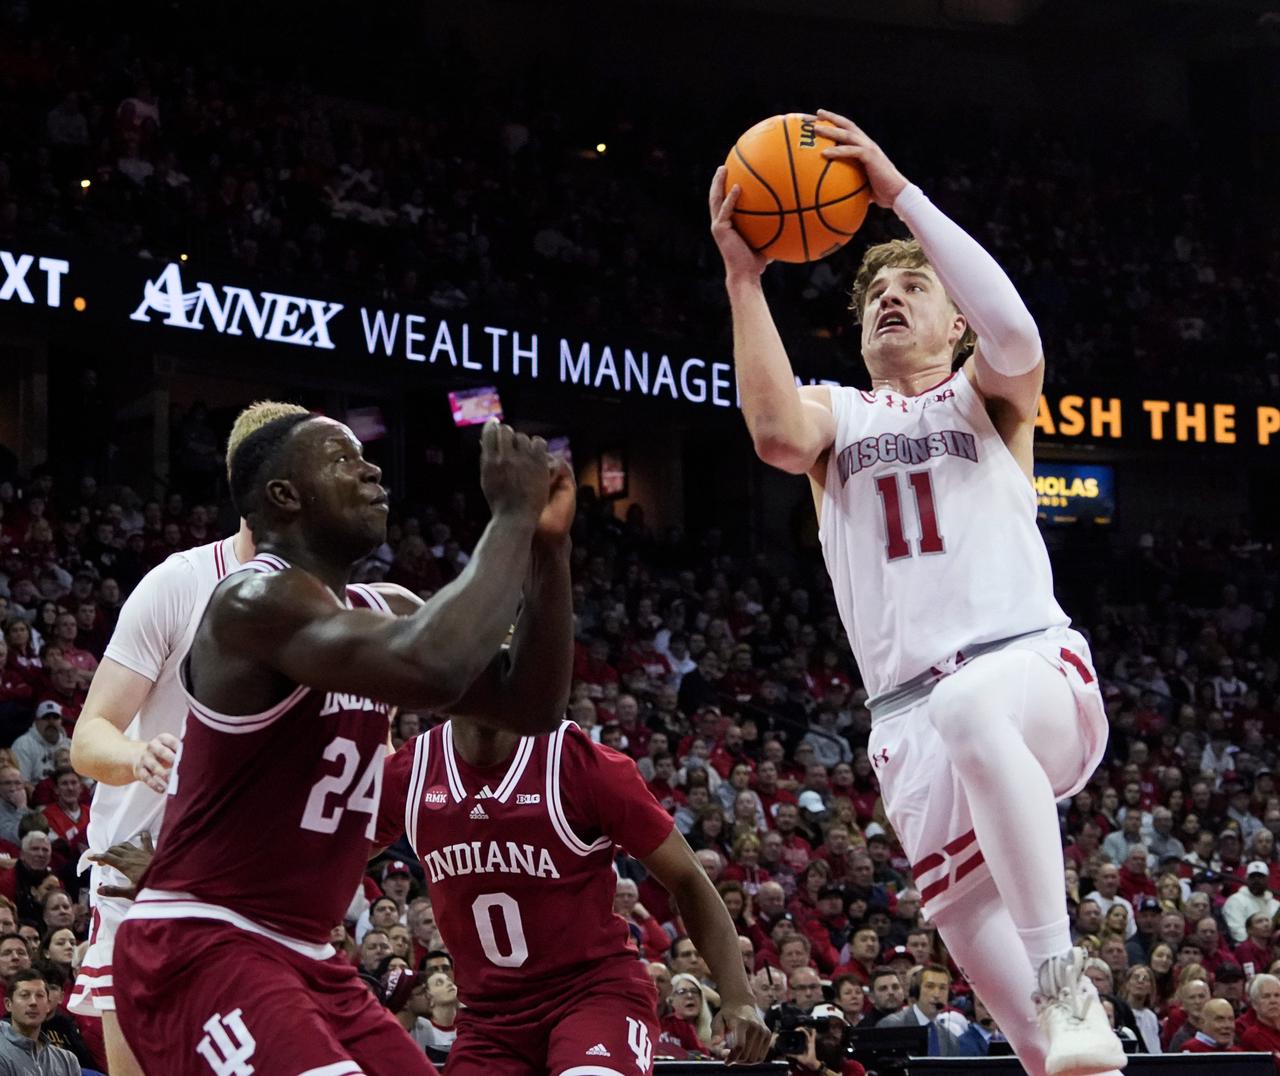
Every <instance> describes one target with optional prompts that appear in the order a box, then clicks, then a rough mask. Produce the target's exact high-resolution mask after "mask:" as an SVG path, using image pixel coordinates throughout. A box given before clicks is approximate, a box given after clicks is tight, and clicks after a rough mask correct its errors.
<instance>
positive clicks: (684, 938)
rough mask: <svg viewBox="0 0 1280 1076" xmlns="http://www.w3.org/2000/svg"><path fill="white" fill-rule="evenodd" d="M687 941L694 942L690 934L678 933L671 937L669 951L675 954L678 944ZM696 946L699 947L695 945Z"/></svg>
mask: <svg viewBox="0 0 1280 1076" xmlns="http://www.w3.org/2000/svg"><path fill="white" fill-rule="evenodd" d="M686 941H687V942H692V941H693V939H692V938H691V937H689V935H688V934H677V935H676V936H675V937H674V938H672V939H671V944H670V945H669V946H667V952H669V953H670V954H671V955H672V956H675V955H676V946H678V945H679V944H680V943H681V942H686ZM695 948H697V947H696V946H695Z"/></svg>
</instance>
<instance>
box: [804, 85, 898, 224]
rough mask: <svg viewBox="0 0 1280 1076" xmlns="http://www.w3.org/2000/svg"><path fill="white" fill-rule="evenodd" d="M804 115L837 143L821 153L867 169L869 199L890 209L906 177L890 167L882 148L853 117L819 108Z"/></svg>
mask: <svg viewBox="0 0 1280 1076" xmlns="http://www.w3.org/2000/svg"><path fill="white" fill-rule="evenodd" d="M807 118H808V119H811V120H816V121H817V126H816V127H814V130H815V131H816V132H817V133H818V134H820V135H822V136H823V137H825V138H830V139H833V140H834V141H835V142H836V143H837V144H836V145H834V146H828V147H827V148H826V149H824V150H823V151H822V155H823V156H824V157H828V158H831V159H833V160H834V159H837V158H840V157H846V158H852V159H853V160H855V161H857V162H858V163H859V164H861V165H862V167H863V168H865V169H866V170H867V180H868V182H870V184H871V199H872V201H874V202H875V203H876V205H878V206H883V207H884V208H885V209H891V208H892V207H893V203H894V201H895V200H896V199H897V197H898V195H899V194H901V193H902V191H903V189H904V188H905V187H906V186H907V177H906V176H904V175H903V174H902V173H901V172H899V171H898V170H897V168H895V167H894V165H893V162H892V161H891V160H889V158H888V157H887V156H886V155H885V152H884V150H882V149H881V148H880V147H879V146H878V145H876V143H875V142H873V141H872V140H871V138H870V137H869V136H868V135H867V132H866V131H864V130H863V129H862V128H861V127H859V126H858V125H857V124H856V123H854V122H853V120H851V119H848V118H846V117H845V116H841V115H839V114H838V113H835V112H830V111H828V110H827V109H825V108H820V109H818V112H817V115H814V116H809V117H807Z"/></svg>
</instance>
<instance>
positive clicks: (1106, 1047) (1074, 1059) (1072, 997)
mask: <svg viewBox="0 0 1280 1076" xmlns="http://www.w3.org/2000/svg"><path fill="white" fill-rule="evenodd" d="M1086 959H1087V955H1086V953H1085V951H1084V950H1083V949H1072V950H1071V952H1070V953H1068V954H1067V955H1066V956H1056V957H1051V958H1050V959H1048V960H1046V961H1045V962H1044V963H1043V964H1041V965H1040V972H1039V975H1038V980H1039V983H1040V992H1039V993H1038V994H1036V996H1035V1003H1036V1015H1037V1018H1038V1020H1039V1021H1040V1027H1041V1029H1042V1030H1043V1031H1044V1033H1045V1036H1046V1037H1047V1038H1048V1040H1049V1051H1048V1055H1047V1056H1046V1057H1045V1063H1044V1070H1045V1073H1046V1076H1095V1074H1097V1073H1104V1072H1111V1071H1112V1070H1114V1069H1122V1068H1124V1067H1125V1065H1126V1064H1127V1063H1128V1060H1129V1059H1128V1058H1127V1057H1126V1056H1125V1052H1124V1047H1123V1046H1121V1044H1120V1039H1119V1037H1118V1036H1117V1035H1116V1033H1115V1032H1114V1031H1112V1030H1111V1026H1110V1024H1109V1023H1108V1022H1107V1014H1106V1011H1105V1010H1104V1009H1103V1008H1102V1003H1101V1002H1100V1001H1099V1000H1098V991H1097V988H1096V987H1094V985H1093V983H1092V982H1090V981H1089V980H1088V979H1087V978H1086V977H1085V975H1084V962H1085V960H1086Z"/></svg>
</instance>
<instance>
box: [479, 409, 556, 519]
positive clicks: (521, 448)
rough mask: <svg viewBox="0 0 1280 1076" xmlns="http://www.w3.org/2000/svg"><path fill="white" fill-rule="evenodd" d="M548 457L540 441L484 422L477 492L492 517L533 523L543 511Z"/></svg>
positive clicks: (548, 463)
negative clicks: (527, 519)
mask: <svg viewBox="0 0 1280 1076" xmlns="http://www.w3.org/2000/svg"><path fill="white" fill-rule="evenodd" d="M550 471H551V457H550V456H549V455H548V454H547V443H546V441H544V440H543V439H542V438H541V437H528V436H526V435H525V434H523V433H516V431H515V430H513V429H512V428H511V427H510V426H507V425H505V424H504V423H501V422H496V421H495V422H487V423H485V427H484V430H483V432H482V433H481V435H480V488H481V489H482V490H484V496H485V500H487V501H488V502H489V508H490V510H491V511H492V512H493V514H494V515H495V516H500V515H529V516H532V518H533V519H534V520H535V521H536V520H537V519H538V518H539V517H540V516H541V515H542V510H543V509H544V508H546V507H547V498H548V497H549V496H550V493H551V489H550V483H549V482H548V478H547V476H548V475H549V474H550Z"/></svg>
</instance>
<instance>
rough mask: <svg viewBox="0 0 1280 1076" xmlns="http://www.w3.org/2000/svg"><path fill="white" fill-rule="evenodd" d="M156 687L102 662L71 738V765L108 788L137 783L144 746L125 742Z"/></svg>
mask: <svg viewBox="0 0 1280 1076" xmlns="http://www.w3.org/2000/svg"><path fill="white" fill-rule="evenodd" d="M154 686H155V685H154V684H153V683H152V682H151V681H150V680H148V679H147V678H146V677H145V676H143V675H141V674H140V673H136V672H134V671H133V670H132V669H127V668H125V666H123V665H121V664H119V663H118V662H115V661H112V660H111V659H110V658H103V660H102V664H101V665H99V666H98V671H97V672H96V673H95V674H94V677H93V683H92V684H91V685H90V687H89V694H88V697H87V698H86V699H85V701H84V707H83V709H82V710H81V714H80V719H79V720H78V721H77V722H76V727H75V730H74V731H73V733H72V735H71V765H72V766H73V767H75V769H76V771H77V772H78V773H81V774H83V775H84V776H86V777H92V778H93V779H94V780H95V781H102V782H103V783H104V784H109V785H127V784H129V783H130V782H132V781H134V780H135V779H136V778H135V776H134V771H133V767H134V763H135V762H136V761H137V757H138V753H139V750H140V749H141V748H142V747H143V746H145V745H142V744H138V743H137V742H135V741H132V740H129V739H126V738H125V735H124V730H125V729H127V728H128V727H129V724H130V723H131V722H132V721H133V719H134V717H135V715H136V714H137V712H138V710H139V709H140V708H141V706H142V704H143V703H144V702H146V700H147V696H148V695H149V694H150V693H151V689H152V687H154Z"/></svg>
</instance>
